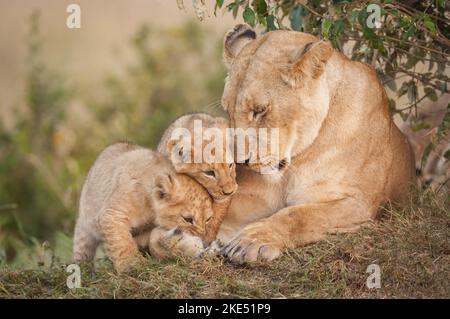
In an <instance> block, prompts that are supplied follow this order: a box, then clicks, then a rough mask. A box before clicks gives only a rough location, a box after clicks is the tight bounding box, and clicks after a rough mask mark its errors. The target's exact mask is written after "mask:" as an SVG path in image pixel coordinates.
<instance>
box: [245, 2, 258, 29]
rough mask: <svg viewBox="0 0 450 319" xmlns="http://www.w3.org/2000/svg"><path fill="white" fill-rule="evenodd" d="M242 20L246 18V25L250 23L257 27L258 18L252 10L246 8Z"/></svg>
mask: <svg viewBox="0 0 450 319" xmlns="http://www.w3.org/2000/svg"><path fill="white" fill-rule="evenodd" d="M242 18H244V21H245V22H246V23H248V24H249V25H251V26H252V27H255V22H256V16H255V12H253V10H252V8H250V7H246V8H245V10H244V12H242Z"/></svg>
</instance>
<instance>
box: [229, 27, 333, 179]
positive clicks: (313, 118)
mask: <svg viewBox="0 0 450 319" xmlns="http://www.w3.org/2000/svg"><path fill="white" fill-rule="evenodd" d="M333 52H334V51H333V48H332V47H331V45H330V44H329V43H328V42H326V41H321V40H319V39H317V38H316V37H314V36H312V35H309V34H306V33H301V32H293V31H274V32H269V33H267V34H265V35H263V36H261V37H259V38H257V36H256V33H255V32H254V31H253V30H252V29H251V28H250V27H249V26H248V25H243V24H241V25H237V26H236V27H235V28H234V29H232V30H231V31H229V32H228V33H227V35H226V36H225V39H224V52H223V57H224V62H225V65H226V67H227V69H228V76H227V78H226V80H225V87H224V92H223V96H222V105H223V107H224V108H225V110H226V111H227V112H228V113H229V115H230V120H231V126H232V127H234V128H242V129H244V130H247V129H248V128H255V129H256V130H257V131H258V129H259V128H266V129H268V131H270V129H273V128H275V129H278V141H276V140H274V139H273V138H271V134H270V133H268V134H267V137H265V138H264V142H267V144H269V145H267V147H266V149H267V151H266V154H261V151H259V150H260V149H261V148H259V147H258V148H257V150H258V151H257V154H249V157H250V161H247V162H248V164H249V166H250V167H251V168H252V169H254V170H257V171H260V172H261V169H262V168H266V167H271V168H278V169H279V170H281V169H283V168H284V167H286V166H287V165H289V163H290V161H291V158H292V157H294V156H295V155H297V154H299V153H300V152H301V151H302V150H305V149H306V148H307V147H308V146H309V145H311V143H312V142H313V141H314V139H315V138H316V137H317V135H318V133H319V130H320V127H321V124H322V122H323V120H324V119H325V117H326V115H327V112H328V103H329V94H328V86H327V82H326V74H325V72H324V70H325V66H326V64H327V62H328V60H329V59H330V58H331V56H332V55H333ZM275 136H276V135H275ZM260 142H261V140H260ZM273 143H278V149H277V152H274V151H273V149H274V148H273V147H272V148H271V145H272V144H273ZM277 153H278V154H277Z"/></svg>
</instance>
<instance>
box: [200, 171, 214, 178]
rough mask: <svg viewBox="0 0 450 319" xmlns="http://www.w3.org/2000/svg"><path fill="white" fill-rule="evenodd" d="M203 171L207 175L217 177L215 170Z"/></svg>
mask: <svg viewBox="0 0 450 319" xmlns="http://www.w3.org/2000/svg"><path fill="white" fill-rule="evenodd" d="M203 173H204V174H205V175H207V176H211V177H216V173H215V172H214V171H205V172H203Z"/></svg>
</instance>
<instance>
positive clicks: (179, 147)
mask: <svg viewBox="0 0 450 319" xmlns="http://www.w3.org/2000/svg"><path fill="white" fill-rule="evenodd" d="M196 122H197V123H196ZM196 124H197V125H200V126H201V128H199V127H197V131H196V129H195V125H196ZM227 128H229V122H228V120H226V119H224V118H221V117H213V116H211V115H209V114H205V113H193V114H186V115H183V116H181V117H179V118H178V119H176V120H175V121H174V122H173V123H172V124H171V125H169V127H168V128H167V129H166V131H165V132H164V134H163V136H162V137H161V140H160V142H159V145H158V152H160V153H161V154H163V155H166V156H167V157H169V158H170V160H171V161H172V164H173V166H174V168H175V170H176V171H177V172H178V173H184V174H187V175H189V176H191V177H192V178H194V179H195V180H196V181H197V182H199V183H200V184H201V185H203V187H205V188H206V190H207V191H208V192H209V194H210V195H211V196H212V197H213V199H214V202H213V211H214V218H213V219H212V221H211V223H210V225H208V229H207V236H206V238H207V240H209V241H212V240H213V239H215V238H216V235H217V232H218V230H219V227H220V225H221V223H222V220H223V218H224V216H225V214H226V212H227V209H228V206H229V205H230V202H231V196H232V195H233V194H234V193H235V192H236V189H237V184H236V169H235V163H234V161H233V150H232V149H231V147H230V138H229V137H228V136H227V132H226V130H227ZM176 130H178V131H176ZM208 130H210V131H209V133H211V132H212V133H214V131H211V130H217V132H216V133H217V134H216V136H208ZM216 138H217V141H216V140H215V139H216ZM196 140H197V142H196ZM209 144H212V146H213V147H211V149H210V150H211V152H210V153H211V154H207V153H208V152H207V147H208V145H209ZM215 147H218V148H219V149H218V150H216V149H215ZM212 153H214V154H212ZM196 154H197V155H199V154H201V155H202V156H201V158H200V159H201V161H198V162H196V161H195V158H194V157H195V155H196ZM208 155H210V158H207V156H208ZM215 155H217V158H216V156H215Z"/></svg>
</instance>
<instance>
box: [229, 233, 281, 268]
mask: <svg viewBox="0 0 450 319" xmlns="http://www.w3.org/2000/svg"><path fill="white" fill-rule="evenodd" d="M261 231H262V230H261ZM264 237H265V236H264V235H263V233H260V232H259V231H256V229H255V228H254V227H251V228H244V229H243V231H242V232H241V233H240V234H239V235H237V236H236V237H235V238H234V239H232V240H231V241H230V242H229V243H228V244H227V245H226V246H225V247H224V248H222V250H221V252H222V254H223V255H225V256H227V257H228V258H229V259H230V260H231V261H233V262H237V263H254V262H269V261H272V260H274V259H275V258H278V257H279V256H280V255H281V249H280V247H279V245H277V243H275V242H274V241H272V240H270V239H268V238H264Z"/></svg>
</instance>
